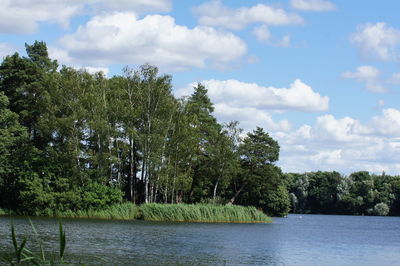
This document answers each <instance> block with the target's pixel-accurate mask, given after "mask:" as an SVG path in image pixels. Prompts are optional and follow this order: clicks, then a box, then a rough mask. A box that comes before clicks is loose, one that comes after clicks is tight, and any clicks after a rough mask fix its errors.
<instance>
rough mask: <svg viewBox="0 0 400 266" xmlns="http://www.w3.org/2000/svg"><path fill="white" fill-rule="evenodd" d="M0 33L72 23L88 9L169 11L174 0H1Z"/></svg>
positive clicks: (32, 30) (98, 10)
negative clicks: (41, 23) (44, 24)
mask: <svg viewBox="0 0 400 266" xmlns="http://www.w3.org/2000/svg"><path fill="white" fill-rule="evenodd" d="M0 5H1V9H0V33H17V34H31V33H35V32H36V31H37V29H38V26H39V23H40V22H50V23H56V24H59V25H61V26H62V27H64V28H67V27H68V26H69V22H70V20H71V18H72V17H74V16H76V15H78V14H81V13H82V12H84V10H85V9H91V10H93V11H97V12H107V11H112V10H114V11H118V10H123V11H133V12H136V13H137V12H146V11H151V10H153V11H169V10H170V9H171V0H135V1H129V0H118V1H106V0H89V1H84V0H0Z"/></svg>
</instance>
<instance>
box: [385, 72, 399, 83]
mask: <svg viewBox="0 0 400 266" xmlns="http://www.w3.org/2000/svg"><path fill="white" fill-rule="evenodd" d="M388 82H389V83H392V84H395V85H400V73H394V74H393V75H392V77H391V78H390V79H389V81H388Z"/></svg>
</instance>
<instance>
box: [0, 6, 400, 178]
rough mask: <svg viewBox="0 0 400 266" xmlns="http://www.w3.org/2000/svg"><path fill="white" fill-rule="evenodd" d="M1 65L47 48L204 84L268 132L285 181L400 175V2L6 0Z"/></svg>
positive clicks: (92, 63)
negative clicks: (326, 174) (308, 175)
mask: <svg viewBox="0 0 400 266" xmlns="http://www.w3.org/2000/svg"><path fill="white" fill-rule="evenodd" d="M0 4H1V6H2V9H1V10H0V56H1V57H3V56H5V55H7V54H11V53H13V52H15V51H18V52H20V53H24V43H25V42H27V43H32V42H33V41H34V40H43V41H45V42H46V43H47V45H48V48H49V53H50V56H51V57H52V58H55V59H57V60H58V61H59V62H60V63H61V64H66V65H68V66H74V67H76V68H86V69H87V70H88V71H98V70H102V71H104V72H105V73H106V74H107V75H108V76H112V75H118V74H121V69H122V67H124V66H126V65H130V66H134V67H135V66H138V65H141V64H143V63H150V64H154V65H156V66H158V67H159V68H160V70H161V72H163V73H168V74H171V75H172V76H173V84H174V93H175V94H176V95H177V96H183V95H188V94H190V93H191V91H192V87H193V84H195V83H197V82H202V83H204V84H205V85H206V87H207V88H208V90H209V96H210V98H211V99H212V101H213V102H214V104H215V115H216V116H217V118H218V119H219V121H220V122H227V121H230V120H238V121H239V122H240V124H241V126H242V127H243V128H244V129H245V130H247V131H250V130H252V129H254V128H255V127H256V126H260V127H263V128H264V129H265V130H266V131H267V132H269V133H270V134H271V135H272V136H273V137H274V138H276V139H277V140H278V141H279V143H280V146H281V156H280V161H279V165H280V166H281V167H282V169H283V170H284V171H285V172H289V171H294V172H304V171H315V170H336V171H339V172H341V173H343V174H349V173H351V172H353V171H358V170H368V171H371V172H374V173H381V172H382V171H386V172H387V173H391V174H399V173H400V106H399V102H400V101H399V100H400V21H399V19H398V10H400V2H399V1H395V0H381V1H374V0H364V1H348V0H337V1H333V0H332V1H328V0H273V1H262V0H258V1H256V0H247V1H244V0H242V1H240V0H237V1H227V0H225V1H222V0H220V1H218V0H215V1H200V0H199V1H183V0H135V1H129V0H119V1H118V0H116V1H112V2H111V1H106V0H90V1H82V0H72V1H68V0H36V1H31V0H13V1H11V0H0Z"/></svg>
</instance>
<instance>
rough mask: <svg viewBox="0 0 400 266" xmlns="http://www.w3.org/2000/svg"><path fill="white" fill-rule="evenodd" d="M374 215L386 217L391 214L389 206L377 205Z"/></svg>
mask: <svg viewBox="0 0 400 266" xmlns="http://www.w3.org/2000/svg"><path fill="white" fill-rule="evenodd" d="M372 214H373V215H378V216H386V215H388V214H389V206H388V205H387V204H386V203H383V202H380V203H377V204H376V205H375V206H374V208H373V210H372Z"/></svg>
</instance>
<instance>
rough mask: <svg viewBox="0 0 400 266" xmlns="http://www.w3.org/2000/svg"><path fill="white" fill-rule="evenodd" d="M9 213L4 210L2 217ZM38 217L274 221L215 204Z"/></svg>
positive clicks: (148, 206)
mask: <svg viewBox="0 0 400 266" xmlns="http://www.w3.org/2000/svg"><path fill="white" fill-rule="evenodd" d="M6 214H8V212H6V211H4V210H2V209H0V215H6ZM38 216H47V217H57V218H91V219H108V220H135V219H140V220H145V221H164V222H210V223H265V222H271V218H270V217H268V216H266V215H265V214H264V213H263V212H261V211H259V210H257V209H256V208H255V207H244V206H238V205H214V204H159V203H149V204H143V205H140V206H137V205H135V204H132V203H122V204H117V205H113V206H110V207H108V208H106V209H102V210H80V211H65V212H55V213H50V212H49V213H47V214H43V213H41V214H40V215H38Z"/></svg>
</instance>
